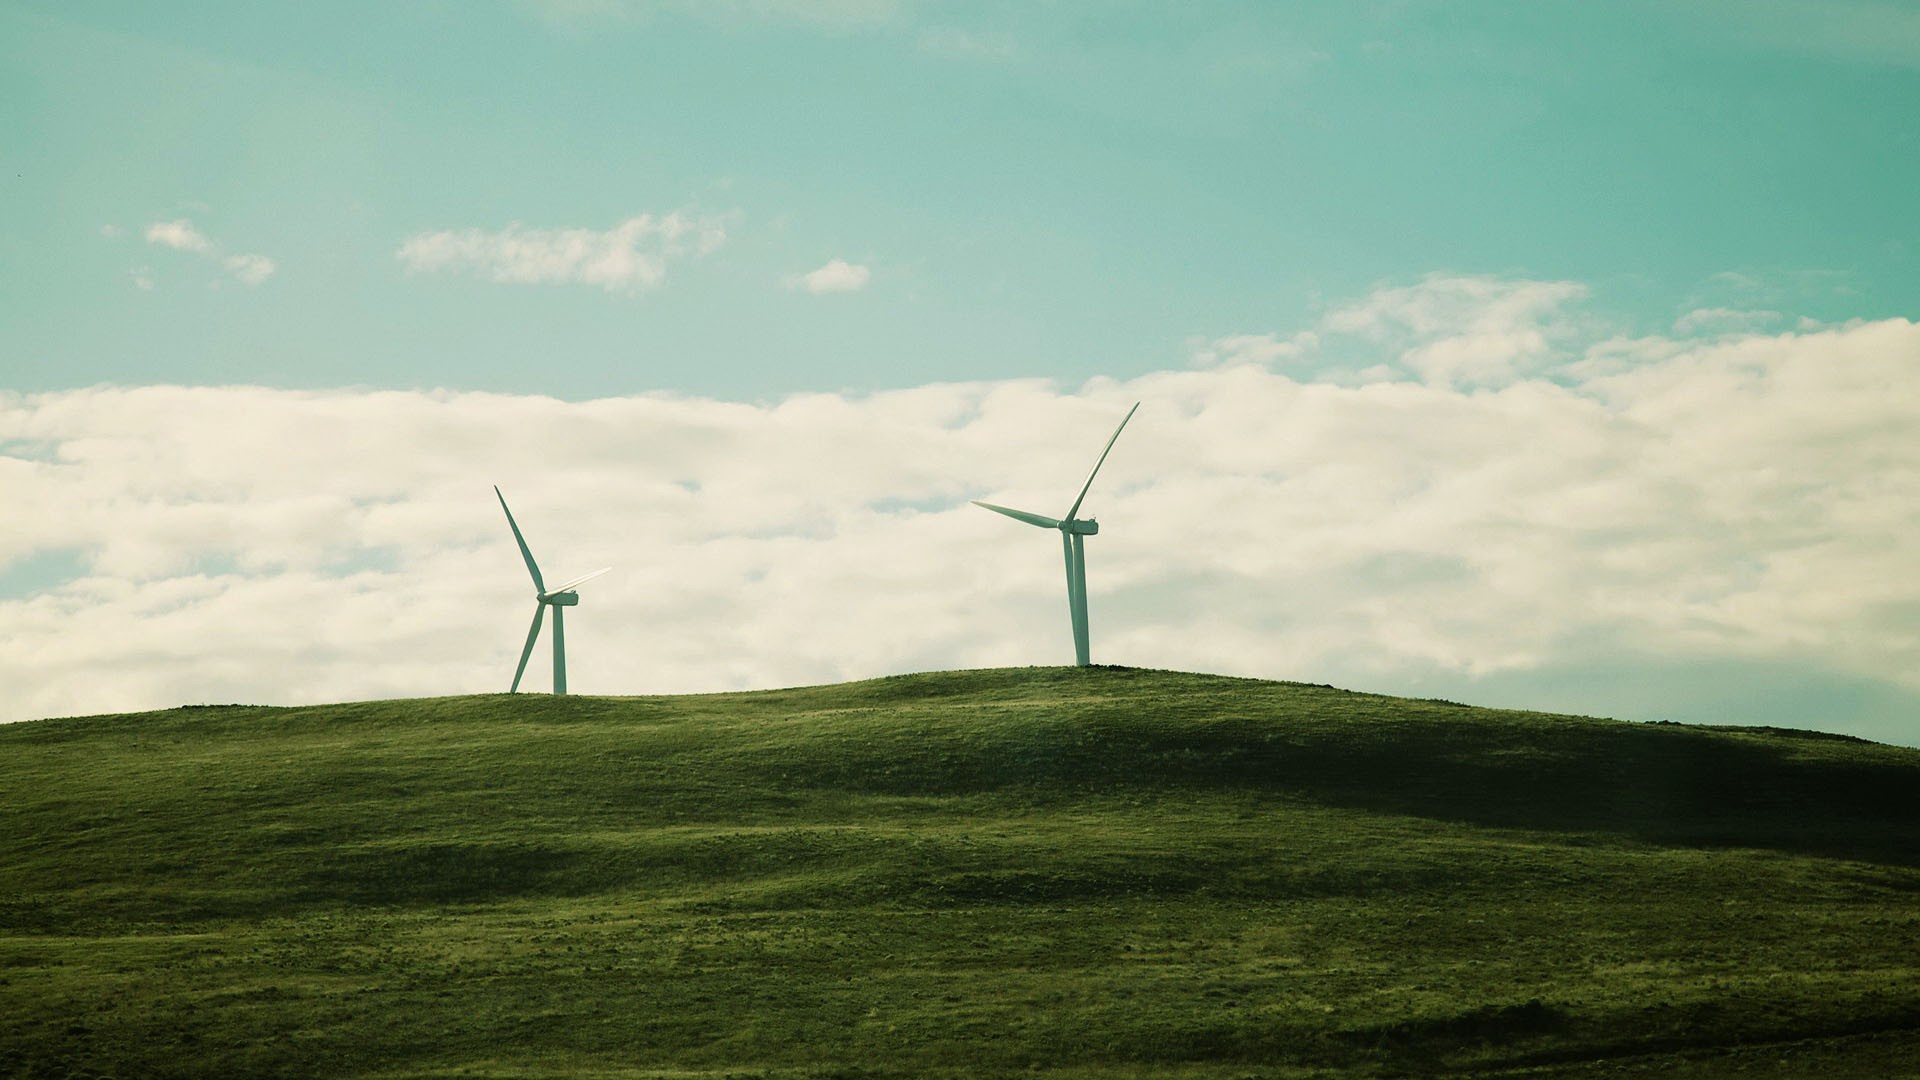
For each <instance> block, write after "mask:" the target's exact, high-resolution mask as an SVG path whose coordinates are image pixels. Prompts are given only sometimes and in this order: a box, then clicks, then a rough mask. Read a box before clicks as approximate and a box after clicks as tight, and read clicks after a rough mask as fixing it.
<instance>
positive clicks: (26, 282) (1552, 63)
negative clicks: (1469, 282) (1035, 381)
mask: <svg viewBox="0 0 1920 1080" xmlns="http://www.w3.org/2000/svg"><path fill="white" fill-rule="evenodd" d="M0 20H3V22H0V28H3V29H4V33H0V42H4V43H3V44H0V71H4V72H5V76H4V78H5V83H4V89H5V93H4V94H3V95H0V119H4V124H5V128H6V130H7V131H8V132H9V133H10V134H9V136H8V137H7V139H6V140H5V149H4V151H0V153H4V155H5V160H6V163H7V164H8V166H9V168H7V170H6V172H7V174H9V175H8V176H7V177H6V183H7V187H8V192H7V197H6V198H5V199H4V201H0V226H3V227H4V232H5V235H6V236H7V237H8V241H7V242H6V245H5V248H4V253H3V254H0V258H3V259H4V260H5V261H4V263H0V273H4V274H5V280H6V281H7V283H8V288H7V296H6V298H5V299H4V300H0V304H4V305H5V307H4V309H0V313H3V314H4V318H5V325H6V327H7V337H8V351H9V354H10V356H9V360H8V366H9V368H11V369H12V370H11V371H10V372H9V373H8V374H9V375H10V376H11V377H10V378H9V380H8V381H9V383H10V385H12V386H13V387H15V388H17V389H23V390H44V389H57V388H61V387H67V386H75V385H87V384H90V383H92V382H96V381H115V382H128V381H156V380H164V381H187V382H228V381H246V382H256V383H263V384H267V385H274V386H295V387H310V386H338V385H348V384H367V385H375V386H392V387H434V386H456V387H464V388H479V389H489V390H511V391H522V392H539V393H548V394H553V395H556V396H559V397H562V398H567V399H580V398H585V397H593V396H600V395H605V394H618V393H628V392H633V391H637V390H652V389H673V390H679V391H685V392H689V393H701V394H721V395H728V396H734V397H743V398H758V397H762V396H766V395H770V394H783V393H788V392H792V391H798V390H819V389H841V388H845V389H852V390H868V389H876V388H886V387H899V386H910V385H916V384H918V383H922V382H927V381H932V380H937V379H972V378H1000V377H1020V376H1030V375H1046V376H1053V377H1059V378H1064V379H1068V380H1079V379H1084V378H1087V377H1090V376H1092V375H1096V374H1106V375H1116V376H1125V375H1131V374H1136V373H1140V372H1145V371H1151V370H1156V369H1159V368H1162V367H1166V366H1169V365H1174V364H1178V363H1181V362H1182V360H1183V359H1184V353H1185V343H1186V342H1188V341H1189V340H1190V339H1193V338H1196V337H1198V338H1212V337H1215V336H1219V335H1223V334H1230V333H1243V332H1249V331H1274V330H1289V329H1292V328H1297V327H1303V326H1306V325H1308V324H1309V323H1310V322H1311V321H1312V319H1313V318H1314V317H1315V316H1316V315H1317V314H1318V313H1319V312H1320V311H1322V310H1323V309H1324V308H1325V307H1326V306H1327V305H1330V304H1334V303H1338V302H1342V301H1344V300H1347V299H1350V298H1352V297H1355V296H1357V295H1360V294H1362V293H1364V292H1365V291H1366V290H1367V289H1368V288H1370V287H1372V286H1374V285H1375V284H1377V283H1379V282H1382V281H1401V280H1405V279H1407V278H1409V277H1413V276H1418V275H1421V274H1426V273H1430V272H1435V271H1453V272H1475V273H1495V274H1509V275H1518V276H1526V277H1533V278H1541V279H1550V280H1558V279H1572V280H1578V281H1582V282H1584V283H1587V284H1588V285H1590V286H1592V287H1593V288H1594V289H1595V290H1596V292H1597V294H1598V295H1597V302H1598V303H1599V304H1600V305H1601V306H1603V307H1604V308H1606V309H1608V310H1610V311H1612V312H1614V313H1616V314H1617V315H1619V316H1620V317H1621V318H1623V319H1627V320H1631V321H1633V322H1634V323H1635V324H1636V325H1641V326H1650V327H1664V326H1665V325H1666V324H1667V323H1669V322H1670V321H1671V320H1672V319H1674V318H1676V317H1677V316H1679V315H1681V314H1683V313H1684V312H1685V311H1687V310H1691V309H1693V308H1698V307H1714V306H1729V307H1747V306H1754V304H1753V302H1752V297H1750V296H1746V295H1741V294H1740V290H1738V289H1733V288H1730V287H1729V286H1728V285H1727V284H1726V281H1725V279H1724V278H1717V277H1716V275H1726V274H1740V275H1743V276H1745V277H1746V278H1749V279H1752V280H1755V281H1764V282H1765V285H1764V286H1763V288H1764V289H1765V290H1766V291H1767V293H1768V296H1767V298H1766V300H1767V302H1766V303H1765V304H1762V305H1759V306H1766V307H1776V308H1777V307H1779V306H1780V305H1782V304H1790V306H1791V307H1792V308H1793V310H1794V313H1795V314H1796V315H1808V316H1812V317H1815V318H1821V319H1832V320H1838V319H1845V318H1877V317H1885V316H1889V315H1907V314H1911V311H1910V310H1908V309H1907V308H1903V306H1902V305H1907V304H1910V298H1911V297H1913V296H1916V295H1920V269H1917V268H1916V267H1917V265H1920V263H1917V262H1916V253H1915V252H1914V250H1913V245H1914V238H1915V236H1916V234H1920V203H1917V202H1916V200H1914V199H1912V198H1911V197H1910V196H1909V194H1908V193H1910V192H1911V191H1912V190H1915V189H1916V187H1920V143H1917V142H1916V141H1915V135H1914V125H1913V123H1912V117H1913V116H1914V114H1915V109H1916V107H1917V106H1920V11H1916V10H1915V9H1914V8H1913V7H1912V6H1911V5H1870V4H1827V3H1821V4H1814V3H1806V4H1799V3H1765V2H1762V3H1742V4H1732V5H1724V4H1702V3H1694V4H1686V3H1682V4H1669V3H1658V4H1653V3H1649V4H1637V3H1612V4H1593V5H1580V4H1515V3H1496V4H1488V3H1464V4H1462V3H1450V4H1438V3H1429V4H1422V3H1401V2H1395V3H1379V4H1367V3H1356V4H1315V5H1282V4H1273V3H1254V4H1226V3H1222V4H1197V5H1173V4H1124V3H1115V4H1108V3H1101V4H1063V3H1053V4H1007V5H995V4H918V3H910V2H907V0H901V2H898V3H894V2H886V0H849V2H845V3H834V2H830V0H826V2H818V3H815V2H803V0H791V2H778V0H767V2H760V3H754V2H746V0H742V2H738V3H685V4H674V3H659V4H651V3H640V2H634V3H618V2H606V3H593V2H580V3H551V4H540V3H532V2H529V3H524V4H484V3H476V4H454V3H413V4H346V5H258V4H241V3H234V4H221V3H196V4H191V5H150V4H89V3H66V2H63V3H58V4H34V3H24V4H22V3H14V4H11V5H9V6H8V9H7V10H6V12H4V13H0ZM1903 46H1904V47H1903ZM675 210H681V211H683V212H687V213H692V214H699V215H708V216H712V217H715V218H718V219H720V220H722V221H723V222H724V227H725V229H726V233H727V240H726V242H725V244H724V246H723V247H722V248H721V250H719V251H717V252H715V253H713V254H712V255H711V256H708V257H688V258H685V259H683V260H676V261H674V262H673V263H672V264H671V265H670V267H669V269H668V274H667V277H666V279H665V280H664V281H663V282H662V283H661V284H660V285H659V286H657V287H654V288H647V289H641V290H636V291H634V292H630V293H629V292H614V293H608V292H607V291H605V290H596V289H591V288H589V289H567V288H554V287H547V288H532V289H519V290H503V289H499V288H493V287H489V284H488V283H487V282H484V281H479V280H474V279H472V278H471V277H468V278H458V277H447V276H439V275H418V274H416V275H411V276H410V275H409V274H408V273H407V270H406V267H405V266H404V265H402V264H401V263H400V262H399V261H398V260H396V259H395V257H394V253H395V251H396V249H398V248H399V247H400V245H401V244H402V243H403V242H404V241H405V239H406V238H407V237H409V236H413V235H416V234H419V233H423V232H432V231H436V230H450V229H465V228H475V229H481V230H500V229H504V228H506V227H507V226H508V225H510V224H512V223H514V222H520V223H522V224H524V225H525V226H527V227H529V228H546V229H561V228H581V229H589V230H606V229H610V228H612V227H614V226H615V225H617V224H618V223H619V222H621V221H624V220H626V219H628V218H630V217H632V216H634V215H636V214H642V213H651V214H656V215H658V214H664V213H669V212H672V211H675ZM177 219H186V220H189V221H191V222H193V223H194V225H195V226H196V227H197V228H198V229H199V230H201V231H202V232H203V233H205V234H206V235H207V236H209V237H210V238H212V239H213V240H214V241H215V242H217V243H218V244H220V245H222V246H223V247H224V248H226V249H230V250H232V251H235V252H258V253H263V254H265V255H266V256H268V257H270V258H271V259H272V260H273V262H274V264H275V267H276V270H275V273H274V276H273V279H272V280H271V281H270V282H268V283H266V284H267V285H270V286H271V288H268V287H265V286H263V287H261V288H259V289H257V290H252V291H250V292H249V293H248V295H244V296H239V295H234V292H233V290H219V291H215V290H210V289H209V288H207V287H206V286H207V284H208V281H207V280H206V279H208V278H209V277H211V276H212V275H209V274H206V273H204V272H203V271H204V269H205V268H203V267H199V266H195V265H193V264H192V263H191V262H188V261H185V260H183V259H181V258H179V257H177V254H176V253H172V252H166V251H154V250H150V249H143V248H142V245H141V244H140V243H139V242H138V232H139V230H140V229H141V228H143V227H144V226H146V225H147V224H149V223H150V222H153V221H171V220H177ZM106 225H116V226H118V227H120V228H123V229H125V230H127V235H126V236H125V237H122V238H120V240H119V242H115V241H114V240H112V239H110V238H108V237H103V236H102V235H101V233H100V230H101V228H102V226H106ZM836 258H837V259H842V260H845V261H847V262H849V263H853V264H858V265H864V266H867V267H869V268H870V270H871V277H870V281H869V284H868V285H867V287H866V288H865V289H863V290H862V292H861V294H860V295H858V296H841V297H838V298H836V301H835V302H833V303H819V302H816V300H815V298H814V297H811V296H809V295H806V294H804V293H801V294H796V293H795V292H794V291H793V290H789V289H783V288H782V287H781V282H782V281H783V280H784V279H785V278H787V277H788V276H790V275H794V274H799V273H805V272H807V271H810V270H813V269H815V268H817V267H819V266H822V265H824V264H825V263H827V262H828V261H829V260H831V259H836ZM138 266H146V267H150V268H151V273H150V274H149V276H148V278H147V280H150V281H152V282H153V285H154V288H153V289H152V290H151V292H152V293H153V294H154V295H149V296H136V295H132V292H133V291H134V289H133V286H132V284H131V279H130V276H129V275H130V273H131V272H132V270H131V269H130V267H138ZM530 354H540V355H541V356H542V357H544V359H542V360H540V361H537V362H532V361H530Z"/></svg>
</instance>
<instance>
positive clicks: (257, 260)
mask: <svg viewBox="0 0 1920 1080" xmlns="http://www.w3.org/2000/svg"><path fill="white" fill-rule="evenodd" d="M220 264H221V265H222V266H225V267H226V268H227V270H228V272H230V273H231V274H233V276H234V277H235V278H237V279H239V281H240V283H241V284H243V285H258V284H260V283H261V282H263V281H265V280H267V279H268V278H270V277H272V276H273V271H274V265H273V260H272V259H269V258H267V257H266V256H265V255H229V256H227V257H226V258H224V259H222V260H220Z"/></svg>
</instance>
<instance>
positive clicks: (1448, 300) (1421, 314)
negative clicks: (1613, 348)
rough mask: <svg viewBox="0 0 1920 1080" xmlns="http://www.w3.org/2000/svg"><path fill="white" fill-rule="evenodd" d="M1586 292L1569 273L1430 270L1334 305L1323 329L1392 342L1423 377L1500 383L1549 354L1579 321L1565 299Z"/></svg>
mask: <svg viewBox="0 0 1920 1080" xmlns="http://www.w3.org/2000/svg"><path fill="white" fill-rule="evenodd" d="M1586 295H1587V288H1586V286H1584V285H1580V284H1578V283H1576V282H1571V281H1527V280H1510V279H1504V278H1496V277H1489V276H1478V275H1468V276H1461V275H1444V274H1435V275H1430V276H1428V277H1427V278H1425V279H1424V280H1422V281H1420V282H1419V283H1418V284H1415V285H1408V286H1402V287H1394V288H1382V289H1379V290H1376V291H1375V292H1374V293H1373V294H1372V295H1370V296H1368V297H1367V298H1366V299H1364V300H1362V301H1360V302H1358V303H1355V304H1351V305H1348V306H1346V307H1342V308H1339V309H1336V310H1335V311H1333V312H1332V313H1331V314H1329V315H1328V316H1327V318H1326V320H1325V324H1324V329H1326V330H1328V331H1332V332H1337V333H1343V334H1354V335H1359V336H1361V337H1363V338H1366V339H1367V340H1369V341H1372V342H1374V343H1376V344H1379V345H1385V346H1388V347H1391V348H1392V349H1393V350H1394V351H1395V352H1396V353H1397V357H1396V358H1397V360H1398V362H1399V363H1400V364H1402V365H1404V366H1405V367H1406V368H1407V369H1409V370H1411V371H1412V372H1414V373H1415V374H1417V375H1418V376H1420V377H1421V378H1422V379H1424V380H1426V381H1428V382H1435V383H1440V384H1443V385H1475V384H1490V383H1499V382H1504V381H1506V380H1508V379H1510V378H1512V377H1513V376H1514V375H1516V374H1519V373H1523V372H1527V371H1532V370H1537V369H1538V368H1539V367H1540V366H1541V365H1543V364H1545V363H1547V362H1549V361H1551V360H1552V359H1553V358H1554V356H1555V348H1556V343H1557V342H1560V341H1564V340H1566V339H1568V338H1570V337H1572V336H1573V334H1574V333H1575V332H1576V331H1577V329H1578V324H1577V322H1575V321H1574V320H1572V319H1570V318H1568V317H1567V316H1566V314H1565V308H1566V306H1567V305H1568V304H1569V303H1571V302H1573V301H1576V300H1580V299H1583V298H1584V297H1585V296H1586Z"/></svg>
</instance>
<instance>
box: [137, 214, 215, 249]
mask: <svg viewBox="0 0 1920 1080" xmlns="http://www.w3.org/2000/svg"><path fill="white" fill-rule="evenodd" d="M146 237H147V243H149V244H159V245H160V246H161V247H170V248H172V249H173V250H175V251H207V250H210V249H211V248H212V247H213V241H211V240H208V239H207V236H206V234H205V233H203V232H201V231H200V230H199V229H196V228H194V227H193V222H191V221H188V220H187V219H186V218H179V219H177V220H175V221H156V222H154V223H153V224H151V225H149V226H147V230H146Z"/></svg>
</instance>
